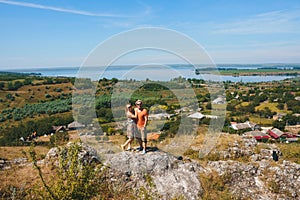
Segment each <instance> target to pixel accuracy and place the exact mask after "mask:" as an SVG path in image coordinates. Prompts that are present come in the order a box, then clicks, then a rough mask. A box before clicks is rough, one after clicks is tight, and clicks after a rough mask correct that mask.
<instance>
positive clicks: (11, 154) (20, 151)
mask: <svg viewBox="0 0 300 200" xmlns="http://www.w3.org/2000/svg"><path fill="white" fill-rule="evenodd" d="M29 149H30V147H29V146H28V147H25V146H23V147H0V158H3V159H7V160H12V159H15V158H24V157H26V158H29V157H28V156H27V155H24V153H25V152H29ZM35 150H36V152H37V157H38V158H40V157H43V156H44V155H46V154H47V153H48V151H49V147H46V146H37V147H35Z"/></svg>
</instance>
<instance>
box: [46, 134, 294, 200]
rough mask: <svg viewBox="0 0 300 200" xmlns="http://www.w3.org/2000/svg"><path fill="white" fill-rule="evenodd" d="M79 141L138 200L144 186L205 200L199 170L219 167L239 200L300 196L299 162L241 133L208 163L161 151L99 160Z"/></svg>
mask: <svg viewBox="0 0 300 200" xmlns="http://www.w3.org/2000/svg"><path fill="white" fill-rule="evenodd" d="M80 145H81V148H80V149H81V150H80V152H79V156H78V159H80V160H82V161H83V162H85V163H90V162H93V161H97V162H99V161H102V162H103V164H104V166H106V168H107V170H108V174H109V175H108V180H109V181H111V182H113V183H116V185H118V184H119V185H121V186H122V187H123V186H124V187H127V188H131V189H133V190H134V192H135V193H136V195H137V196H138V197H139V198H140V199H143V198H144V196H143V191H146V193H147V194H150V195H151V196H153V197H154V199H173V198H176V197H180V198H184V199H201V196H202V194H204V193H205V191H204V189H203V185H201V180H200V177H201V176H199V174H204V176H206V175H207V176H209V175H210V174H211V173H215V172H216V173H217V174H218V175H219V176H220V177H222V179H224V183H225V184H226V187H227V188H228V189H229V192H231V194H233V196H234V197H235V198H236V199H253V200H256V199H262V200H273V199H282V200H288V199H291V200H292V199H300V165H299V164H296V163H292V162H289V161H284V160H282V159H281V157H280V150H279V148H278V147H277V146H276V145H274V144H264V145H262V146H260V147H259V148H258V146H257V145H258V143H257V142H256V140H255V139H252V138H240V140H238V141H233V142H232V144H230V145H228V146H227V147H226V148H225V149H224V148H223V149H222V150H217V149H216V150H214V151H213V152H212V153H214V154H217V155H219V158H218V159H216V160H210V161H208V162H207V164H206V165H205V166H201V165H200V164H199V162H197V161H192V160H190V159H188V158H182V157H175V156H172V155H170V154H168V153H165V152H162V151H159V150H153V151H150V152H148V153H147V154H145V155H142V154H140V153H139V152H128V151H123V152H119V153H111V152H110V153H107V154H105V159H104V158H103V157H102V159H101V158H99V156H97V152H96V151H95V150H94V149H93V148H91V147H89V146H87V145H85V144H80ZM68 146H70V144H69V145H67V148H68ZM274 151H276V152H277V153H278V155H279V161H278V162H275V161H274V158H273V157H272V152H274ZM59 152H60V150H59V149H57V148H53V149H51V150H50V151H49V153H48V154H47V156H46V158H45V161H44V163H45V164H47V163H49V162H53V161H55V160H57V158H58V156H60V155H61V154H60V153H59ZM206 192H207V191H206Z"/></svg>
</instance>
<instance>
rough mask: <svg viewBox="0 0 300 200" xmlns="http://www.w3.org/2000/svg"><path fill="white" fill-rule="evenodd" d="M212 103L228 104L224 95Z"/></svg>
mask: <svg viewBox="0 0 300 200" xmlns="http://www.w3.org/2000/svg"><path fill="white" fill-rule="evenodd" d="M211 103H212V104H226V98H225V97H223V96H219V97H218V98H216V99H215V100H213V101H212V102H211Z"/></svg>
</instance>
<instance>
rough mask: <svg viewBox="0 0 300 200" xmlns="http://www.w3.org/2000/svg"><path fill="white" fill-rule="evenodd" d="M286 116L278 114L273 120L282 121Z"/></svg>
mask: <svg viewBox="0 0 300 200" xmlns="http://www.w3.org/2000/svg"><path fill="white" fill-rule="evenodd" d="M284 116H286V114H285V113H278V114H276V115H273V120H275V121H276V120H279V121H281V120H282V118H283V117H284Z"/></svg>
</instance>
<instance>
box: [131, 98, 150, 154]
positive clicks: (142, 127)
mask: <svg viewBox="0 0 300 200" xmlns="http://www.w3.org/2000/svg"><path fill="white" fill-rule="evenodd" d="M135 106H136V108H135V109H134V111H135V112H136V113H137V122H136V125H137V129H138V133H139V135H140V136H141V139H142V140H141V141H140V149H143V152H142V153H143V154H145V153H146V148H147V133H146V126H147V122H148V111H147V109H145V108H143V107H142V106H143V102H142V101H141V100H137V101H136V102H135Z"/></svg>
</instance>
